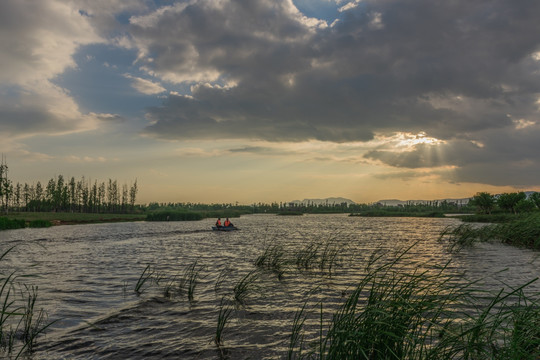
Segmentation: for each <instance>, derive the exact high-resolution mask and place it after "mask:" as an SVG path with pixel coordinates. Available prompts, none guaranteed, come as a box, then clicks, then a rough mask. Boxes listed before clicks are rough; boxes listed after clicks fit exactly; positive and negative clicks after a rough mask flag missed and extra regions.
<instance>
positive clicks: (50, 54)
mask: <svg viewBox="0 0 540 360" xmlns="http://www.w3.org/2000/svg"><path fill="white" fill-rule="evenodd" d="M98 42H103V39H102V38H101V37H100V36H99V35H97V34H96V32H95V31H94V28H93V27H92V25H91V24H90V22H89V19H88V18H87V17H85V16H83V15H81V14H80V13H79V11H78V9H77V8H76V7H73V4H72V3H70V2H64V1H55V0H42V1H37V2H36V1H28V0H4V1H2V3H1V4H0V63H1V64H2V66H1V67H0V93H3V95H4V96H3V101H0V114H1V115H2V123H1V124H0V132H4V133H5V134H9V135H10V136H17V137H21V136H30V135H34V134H37V133H46V134H61V133H69V132H73V131H80V130H86V129H89V128H91V127H93V126H94V125H93V124H92V119H91V118H90V117H87V116H85V115H84V114H82V113H81V112H80V110H79V107H78V105H77V104H76V103H75V101H74V100H73V99H72V98H71V96H70V95H69V93H68V92H67V91H66V90H65V89H62V88H60V87H59V86H57V85H55V84H53V83H52V80H53V79H54V78H55V77H56V76H57V75H59V74H61V73H62V72H64V71H65V70H66V69H67V68H73V67H76V64H75V62H74V60H73V54H74V53H75V52H76V51H77V49H78V48H79V47H80V46H81V45H85V44H91V43H98Z"/></svg>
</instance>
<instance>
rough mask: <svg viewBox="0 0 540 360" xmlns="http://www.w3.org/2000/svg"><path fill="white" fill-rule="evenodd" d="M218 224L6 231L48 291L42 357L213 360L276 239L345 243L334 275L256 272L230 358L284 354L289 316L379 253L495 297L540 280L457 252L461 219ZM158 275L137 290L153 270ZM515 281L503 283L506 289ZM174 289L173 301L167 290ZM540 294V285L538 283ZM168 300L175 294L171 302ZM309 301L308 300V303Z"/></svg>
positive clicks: (290, 246)
mask: <svg viewBox="0 0 540 360" xmlns="http://www.w3.org/2000/svg"><path fill="white" fill-rule="evenodd" d="M213 222H214V220H212V219H207V220H203V221H197V222H166V223H148V222H135V223H115V224H99V225H74V226H57V227H52V228H48V229H22V230H12V231H3V232H0V240H1V241H0V247H1V248H0V250H2V251H5V250H6V249H7V248H9V247H11V246H13V245H16V247H15V249H14V250H13V251H12V252H11V253H10V254H9V256H8V257H7V258H6V259H4V260H2V261H1V262H0V268H1V270H2V271H3V272H5V271H8V270H14V269H17V270H18V273H19V274H24V275H34V276H33V277H29V278H24V282H25V283H26V284H29V285H37V286H38V287H39V294H38V305H37V306H38V307H42V308H44V309H45V310H46V311H47V313H48V316H49V320H57V322H55V323H54V324H53V325H52V327H51V328H50V329H49V330H48V331H47V333H46V335H45V336H43V337H41V338H40V339H39V343H38V349H37V352H36V353H35V354H34V355H33V356H32V358H33V359H36V360H37V359H64V358H65V359H127V358H129V359H149V358H155V359H161V358H182V359H214V358H216V359H217V358H219V357H220V353H219V351H218V350H217V347H216V345H215V344H214V341H213V340H214V336H215V333H216V324H217V318H218V311H219V305H220V302H221V300H222V299H229V298H231V297H232V293H233V288H234V286H235V285H236V284H238V282H239V281H240V280H241V279H242V278H243V277H244V276H245V275H246V274H248V273H249V272H250V271H253V270H256V269H257V268H256V266H255V265H254V263H255V260H256V259H257V257H258V256H260V255H261V254H262V253H263V251H264V249H266V248H267V246H268V245H270V244H281V245H282V246H283V248H284V249H285V250H286V254H287V256H290V257H291V258H292V257H293V256H294V254H295V252H297V251H299V249H305V248H306V246H307V245H308V244H318V243H320V244H332V246H337V247H339V249H340V250H339V254H338V256H337V258H336V263H335V264H334V266H333V268H332V272H331V276H329V271H328V269H326V271H323V272H321V271H320V270H319V269H318V268H317V267H313V268H310V269H303V270H302V269H298V268H297V267H295V266H293V265H290V266H288V267H286V268H285V269H284V272H283V277H282V278H281V279H278V276H277V275H276V273H273V272H271V271H259V272H257V279H256V281H255V282H254V283H253V284H252V286H253V287H252V288H251V291H250V292H249V293H248V295H247V298H246V304H245V306H238V307H236V308H235V309H234V311H233V313H232V316H231V318H230V320H229V323H228V324H227V327H226V328H225V330H224V335H223V336H224V349H225V352H226V355H228V357H229V358H231V359H245V358H253V359H261V358H271V359H276V358H283V357H284V356H285V355H286V352H287V346H288V342H289V334H290V331H291V324H292V319H293V318H294V315H295V312H296V311H297V310H298V309H299V308H300V307H301V306H302V304H303V303H304V302H305V301H306V300H309V301H310V302H311V303H318V302H322V303H323V306H324V308H325V309H330V310H331V309H335V308H336V307H337V306H339V304H341V302H342V301H343V297H344V296H345V295H346V294H347V291H349V290H350V289H352V288H354V286H355V285H356V284H357V283H358V281H359V280H360V279H361V278H362V274H363V273H364V267H365V265H366V264H367V261H368V259H369V258H370V256H371V255H372V254H373V253H374V252H377V253H378V254H382V255H384V256H389V257H390V256H393V255H395V254H397V253H399V252H400V251H402V250H403V249H406V248H408V247H410V246H412V245H414V246H413V247H412V248H411V249H410V251H409V254H408V257H407V261H404V262H402V263H400V265H399V266H401V267H403V270H404V271H405V270H407V269H408V268H411V269H412V268H415V267H417V266H423V267H430V266H441V265H444V264H446V263H447V262H448V261H449V260H451V262H450V265H449V267H448V271H455V272H459V273H464V274H465V277H466V278H467V279H469V280H476V279H479V280H480V281H479V284H478V285H479V286H480V287H482V288H483V289H486V290H489V291H498V290H500V289H501V288H502V287H503V286H509V287H512V286H518V285H522V284H525V283H526V282H528V281H530V280H532V279H533V278H535V277H537V276H538V275H539V274H540V259H539V256H538V255H539V254H538V253H537V252H533V251H530V250H524V249H517V248H513V247H509V246H504V245H500V244H480V245H478V246H476V247H474V248H472V249H466V250H464V251H462V252H460V253H458V254H449V253H448V252H447V251H446V250H445V245H444V244H443V243H441V242H438V241H437V239H438V237H439V233H440V232H441V231H442V230H443V229H444V228H445V227H446V226H448V225H457V224H458V223H459V222H458V220H455V219H450V218H445V219H423V218H360V217H348V216H346V215H305V216H301V217H296V216H294V217H283V216H273V215H250V216H243V217H241V218H239V219H235V221H234V222H235V225H237V226H238V227H239V228H240V231H234V232H212V231H209V229H210V228H211V225H212V224H213ZM195 261H196V262H197V267H196V268H197V269H200V274H199V277H198V283H197V286H196V288H195V290H194V293H193V300H192V301H189V300H188V297H187V295H186V294H185V293H178V292H175V289H177V288H178V286H179V285H178V284H179V282H180V279H181V278H182V274H183V273H184V271H185V269H186V268H187V267H188V266H189V265H190V264H193V263H194V262H195ZM148 265H150V267H149V270H151V271H153V275H152V277H151V279H150V280H148V281H147V282H146V283H145V284H144V285H143V287H142V290H144V291H143V292H142V294H140V295H138V294H137V293H136V292H135V291H134V289H135V286H136V284H137V281H138V279H139V278H140V277H141V274H142V273H143V271H144V270H145V268H146V267H147V266H148ZM503 283H504V284H506V285H503ZM166 288H170V289H172V290H171V291H170V292H169V294H166V293H165V289H166ZM528 291H530V292H531V293H536V292H538V291H540V287H539V284H537V283H534V284H532V285H531V286H530V287H529V290H528ZM168 295H169V296H168ZM310 299H311V300H310Z"/></svg>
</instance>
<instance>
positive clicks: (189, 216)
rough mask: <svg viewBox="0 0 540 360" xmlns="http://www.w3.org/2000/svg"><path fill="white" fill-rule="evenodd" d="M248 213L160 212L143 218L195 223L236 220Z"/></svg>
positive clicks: (220, 211) (234, 211)
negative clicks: (205, 220) (199, 221)
mask: <svg viewBox="0 0 540 360" xmlns="http://www.w3.org/2000/svg"><path fill="white" fill-rule="evenodd" d="M246 213H248V212H245V211H239V210H211V211H189V210H161V211H152V212H150V213H148V214H147V215H146V217H145V220H146V221H196V220H202V219H207V218H216V219H217V218H236V217H240V215H244V214H246Z"/></svg>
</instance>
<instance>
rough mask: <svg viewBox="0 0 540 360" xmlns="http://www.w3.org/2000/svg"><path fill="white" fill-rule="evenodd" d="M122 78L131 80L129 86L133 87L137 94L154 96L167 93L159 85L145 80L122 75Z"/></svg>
mask: <svg viewBox="0 0 540 360" xmlns="http://www.w3.org/2000/svg"><path fill="white" fill-rule="evenodd" d="M124 77H125V78H128V79H131V80H132V81H131V86H133V88H134V89H135V90H137V91H138V92H140V93H142V94H145V95H156V94H161V93H162V92H165V91H167V89H165V88H164V87H163V86H161V85H160V84H159V83H155V82H152V81H150V80H147V79H143V78H140V77H136V76H133V75H130V74H124Z"/></svg>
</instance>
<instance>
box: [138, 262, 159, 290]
mask: <svg viewBox="0 0 540 360" xmlns="http://www.w3.org/2000/svg"><path fill="white" fill-rule="evenodd" d="M153 275H154V270H153V269H151V268H150V264H148V265H146V267H145V268H144V271H143V272H142V274H141V276H139V279H138V280H137V283H136V284H135V288H134V291H135V293H136V294H137V295H141V294H142V293H143V292H144V291H145V290H146V288H144V285H145V284H146V283H147V281H148V280H150V279H151V278H152V276H153Z"/></svg>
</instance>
